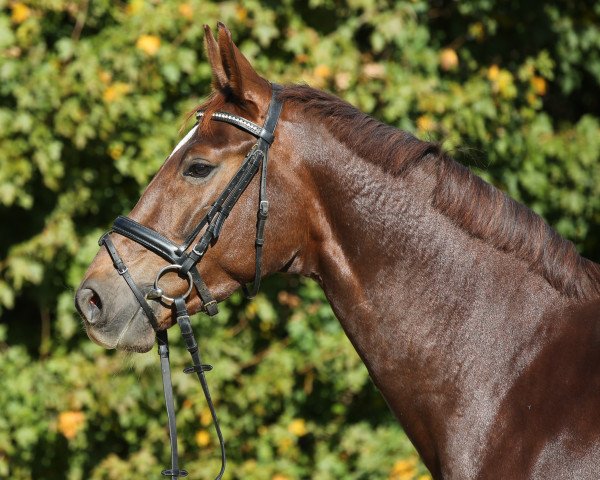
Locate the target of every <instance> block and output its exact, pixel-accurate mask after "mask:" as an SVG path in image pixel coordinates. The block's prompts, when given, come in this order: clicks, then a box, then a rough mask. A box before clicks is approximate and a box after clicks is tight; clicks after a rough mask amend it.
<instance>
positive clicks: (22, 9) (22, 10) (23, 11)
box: [10, 2, 31, 23]
mask: <svg viewBox="0 0 600 480" xmlns="http://www.w3.org/2000/svg"><path fill="white" fill-rule="evenodd" d="M30 16H31V10H30V9H29V7H28V6H27V5H25V4H24V3H21V2H15V3H13V4H12V14H11V16H10V19H11V20H12V21H13V22H15V23H23V22H24V21H25V20H27V19H28V18H29V17H30Z"/></svg>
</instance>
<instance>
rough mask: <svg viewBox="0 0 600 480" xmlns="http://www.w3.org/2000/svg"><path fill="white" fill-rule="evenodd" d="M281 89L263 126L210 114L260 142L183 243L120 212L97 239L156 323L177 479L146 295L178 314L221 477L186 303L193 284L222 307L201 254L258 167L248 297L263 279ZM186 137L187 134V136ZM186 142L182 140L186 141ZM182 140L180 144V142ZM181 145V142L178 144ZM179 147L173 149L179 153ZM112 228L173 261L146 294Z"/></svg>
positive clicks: (162, 336)
mask: <svg viewBox="0 0 600 480" xmlns="http://www.w3.org/2000/svg"><path fill="white" fill-rule="evenodd" d="M280 89H281V87H280V86H279V85H273V93H272V96H271V101H270V103H269V110H268V112H267V117H266V119H265V123H264V125H263V126H262V127H261V126H259V125H257V124H255V123H253V122H251V121H249V120H246V119H245V118H243V117H239V116H237V115H234V114H231V113H227V112H215V113H213V114H212V116H211V120H216V121H219V122H225V123H229V124H231V125H234V126H236V127H237V128H239V129H241V130H244V131H245V132H248V133H250V134H252V135H254V136H255V137H256V138H257V142H256V144H255V145H254V146H253V147H252V148H251V149H250V151H249V152H248V154H247V155H246V158H245V159H244V161H243V163H242V165H241V166H240V168H239V170H238V171H237V173H236V174H235V175H234V176H233V178H232V179H231V180H230V181H229V183H228V184H227V186H226V187H225V190H223V192H222V193H221V194H220V195H219V196H218V198H217V199H216V200H215V202H214V203H213V204H212V206H211V207H210V209H209V210H208V213H207V214H206V215H205V216H204V218H203V219H202V220H201V221H200V223H199V224H198V225H197V226H196V228H194V230H193V231H192V232H191V233H190V234H189V235H188V237H187V239H186V240H185V242H184V243H183V245H176V244H175V243H173V242H171V241H170V240H169V239H167V238H166V237H164V236H163V235H161V234H160V233H158V232H156V231H154V230H152V229H150V228H148V227H145V226H144V225H142V224H140V223H138V222H136V221H134V220H132V219H130V218H128V217H122V216H119V217H117V219H116V220H115V222H114V224H113V226H112V229H111V230H110V231H109V232H107V233H105V234H104V235H103V236H102V237H101V238H100V240H99V242H98V243H99V245H100V246H102V245H104V247H105V248H106V251H107V252H108V254H109V256H110V258H111V259H112V261H113V265H114V267H115V268H116V270H117V272H118V273H119V275H120V276H121V277H123V278H124V279H125V281H126V282H127V284H128V285H129V288H130V289H131V291H132V292H133V295H134V296H135V298H136V299H137V301H138V303H139V304H140V307H141V308H142V310H143V311H144V313H145V315H146V317H147V318H148V321H149V322H150V324H151V325H152V328H154V330H155V331H156V340H157V343H158V353H159V355H160V362H161V372H162V379H163V390H164V395H165V404H166V408H167V416H168V419H169V437H170V442H171V468H170V469H166V470H163V471H162V474H163V475H164V476H167V477H171V479H178V478H179V477H185V476H187V474H188V472H187V471H186V470H183V469H180V468H179V456H178V452H177V425H176V421H175V406H174V401H173V387H172V384H171V369H170V364H169V340H168V336H167V331H166V330H160V329H159V325H158V320H157V319H156V315H155V314H154V310H153V309H152V307H151V306H150V304H149V303H148V301H147V300H148V299H153V300H158V301H161V302H162V303H163V304H166V305H170V306H171V308H172V310H173V317H174V318H175V319H176V321H177V324H178V325H179V327H180V328H181V335H182V338H183V340H184V342H185V346H186V348H187V350H188V351H189V353H190V355H191V357H192V366H190V367H187V368H186V369H185V370H184V372H185V373H188V374H189V373H196V374H197V375H198V379H199V380H200V384H201V386H202V390H203V392H204V396H205V397H206V401H207V403H208V407H209V409H210V413H211V415H212V419H213V423H214V425H215V430H216V433H217V436H218V437H219V443H220V446H221V470H220V471H219V473H218V475H217V476H216V477H215V480H220V479H221V478H222V476H223V473H224V472H225V466H226V463H227V459H226V456H225V442H224V440H223V435H222V433H221V428H220V426H219V420H218V418H217V414H216V412H215V408H214V405H213V403H212V399H211V396H210V391H209V388H208V383H207V381H206V377H205V376H204V373H205V372H207V371H209V370H212V366H211V365H205V364H202V361H201V358H200V352H199V349H198V344H197V342H196V339H195V337H194V333H193V331H192V326H191V323H190V318H189V314H188V311H187V307H186V303H185V301H186V298H187V297H188V296H189V295H190V293H191V291H192V289H193V287H195V288H196V291H197V292H198V296H199V297H200V300H201V301H202V310H203V311H204V312H205V313H207V314H208V315H210V316H213V315H216V314H217V312H218V307H217V302H216V300H215V299H214V298H213V297H212V295H211V293H210V291H209V290H208V288H207V286H206V284H205V283H204V280H203V279H202V276H201V275H200V272H199V271H198V268H197V264H198V262H200V260H202V257H203V256H204V254H205V253H206V251H207V250H208V248H209V247H210V246H211V245H214V243H215V242H216V241H217V239H218V238H219V234H220V232H221V228H222V227H223V223H224V222H225V219H226V218H227V217H228V215H229V213H230V212H231V209H232V208H233V207H234V206H235V204H236V203H237V201H238V200H239V198H240V196H241V195H242V193H243V192H244V190H245V189H246V187H247V186H248V185H249V183H250V181H251V180H252V179H253V178H254V176H255V175H256V173H257V172H258V170H259V168H260V170H261V173H260V187H259V191H260V193H259V205H258V219H257V224H256V241H255V248H256V259H255V264H256V265H255V275H254V283H253V286H252V287H251V288H250V289H248V288H247V287H246V285H244V286H243V289H244V293H245V294H246V296H247V297H249V298H251V297H253V296H254V295H256V293H257V292H258V289H259V286H260V279H261V264H262V248H263V244H264V231H265V224H266V221H267V217H268V212H269V202H268V200H267V160H268V152H269V147H270V146H271V144H272V143H273V141H274V139H275V136H274V133H275V127H276V125H277V120H278V119H279V115H280V113H281V108H282V106H283V105H282V103H281V102H280V101H279V100H278V98H277V92H278V91H279V90H280ZM203 116H204V112H202V111H198V112H197V113H196V118H197V120H198V121H199V120H200V119H201V118H202V117H203ZM198 121H197V122H196V125H195V126H194V127H193V129H192V130H193V131H192V132H190V134H188V136H187V137H186V139H187V138H189V137H190V136H191V135H192V134H193V133H195V132H196V131H197V128H198ZM184 140H185V139H184ZM182 142H183V141H182ZM180 145H181V144H180ZM178 147H179V146H178ZM178 147H176V149H175V151H177V149H178ZM175 151H174V152H173V153H175ZM111 233H118V234H120V235H123V236H124V237H127V238H129V239H131V240H133V241H134V242H137V243H139V244H140V245H142V246H143V247H145V248H146V249H148V250H150V251H152V252H154V253H156V254H157V255H159V256H161V257H163V258H164V259H165V260H167V261H168V262H170V264H169V265H167V266H165V267H163V268H162V269H161V270H160V271H159V272H158V274H157V276H156V280H155V281H154V287H153V288H151V289H150V290H149V291H147V292H146V293H145V294H144V293H143V292H142V289H141V288H140V287H138V285H137V284H136V283H135V281H134V280H133V278H132V276H131V274H130V273H129V270H128V268H127V266H126V265H125V263H124V262H123V260H122V258H121V257H120V255H119V253H118V252H117V249H116V248H115V246H114V244H113V242H112V240H111ZM198 237H199V240H198V241H197V243H196V244H195V245H194V246H193V248H191V249H190V247H191V246H192V243H193V242H194V240H195V239H196V238H198ZM167 272H175V273H177V274H179V276H180V277H182V278H185V279H187V281H188V289H187V291H186V292H185V293H184V294H183V295H180V296H178V297H174V298H171V297H169V296H167V295H165V293H164V292H163V291H162V289H161V288H160V287H159V281H160V279H161V277H162V276H163V275H165V274H166V273H167Z"/></svg>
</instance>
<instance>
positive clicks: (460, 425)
mask: <svg viewBox="0 0 600 480" xmlns="http://www.w3.org/2000/svg"><path fill="white" fill-rule="evenodd" d="M204 29H205V33H206V35H205V47H206V51H207V56H208V60H209V62H210V65H211V68H212V85H213V91H212V94H211V96H210V97H209V99H208V100H207V101H206V102H205V103H204V104H203V105H201V107H200V110H201V111H202V116H201V118H200V120H199V125H198V127H197V128H196V129H195V130H193V131H192V132H190V134H189V135H188V136H187V137H186V138H185V139H184V140H183V141H182V144H181V145H180V146H179V148H176V149H175V151H174V152H173V153H172V154H171V155H170V156H169V157H168V158H167V160H166V161H165V163H164V164H163V165H162V167H161V168H160V170H159V171H158V173H157V174H156V176H155V177H154V179H153V180H152V181H151V182H150V184H149V185H148V187H147V189H146V190H145V192H144V193H143V195H142V196H141V198H140V200H139V202H138V203H137V204H136V205H135V207H134V208H133V210H132V211H131V213H130V218H131V219H132V221H135V222H138V223H139V224H141V225H144V226H145V227H148V228H151V229H153V230H154V231H156V232H158V233H160V234H161V235H162V236H164V237H166V238H171V239H174V240H175V241H178V242H180V243H183V242H184V241H185V239H186V238H188V237H189V236H190V235H192V236H194V235H198V234H199V233H200V232H198V231H196V230H194V227H195V225H196V224H197V222H198V221H199V219H200V218H202V216H203V215H204V214H206V212H207V211H209V210H210V208H211V205H212V203H213V202H214V200H215V198H217V196H218V195H219V193H220V192H221V191H222V190H223V189H224V188H225V187H226V185H227V184H228V182H229V181H230V179H231V178H232V177H233V176H234V175H235V173H236V171H238V170H239V168H240V165H242V163H243V162H244V159H245V155H246V152H248V151H249V150H250V149H251V148H252V145H253V143H254V142H255V140H256V139H255V138H254V136H252V135H250V134H249V133H248V132H246V131H244V130H243V129H239V128H235V126H232V125H231V124H228V123H226V122H216V121H212V119H211V117H212V116H214V115H216V113H217V112H225V114H227V113H229V114H232V115H234V116H238V117H241V118H243V119H246V120H248V121H249V122H254V123H256V124H259V125H260V124H262V123H263V122H264V121H265V118H266V117H267V112H268V108H269V102H270V100H271V98H272V97H273V98H276V99H278V101H279V102H280V103H281V105H282V110H281V114H280V117H279V120H278V123H277V127H276V130H275V133H274V138H273V139H272V144H271V146H270V149H269V156H270V167H269V170H268V174H266V175H265V180H266V184H267V185H268V192H269V197H268V202H269V205H270V207H269V212H268V217H269V222H268V223H267V224H266V227H265V228H264V251H262V252H261V255H260V256H259V255H258V253H257V251H256V248H257V246H256V241H255V229H256V227H257V220H256V219H257V217H256V205H257V203H258V202H259V201H262V197H261V192H262V190H261V179H260V178H259V176H255V177H253V178H252V179H251V181H249V183H248V185H247V187H246V188H245V190H244V191H243V192H241V194H240V196H239V199H238V201H237V203H236V204H235V206H234V207H233V208H232V209H231V211H230V212H228V218H227V221H226V222H224V223H223V224H222V229H221V231H220V235H218V241H216V240H217V239H216V238H212V241H211V246H210V248H208V250H206V253H205V254H204V256H203V258H202V262H200V263H199V264H198V271H199V274H201V276H202V278H203V279H205V283H206V287H207V288H208V290H209V291H210V292H211V294H212V295H213V296H214V299H215V301H216V302H219V301H222V300H223V299H225V298H227V297H228V296H229V295H231V294H232V293H233V292H234V291H236V290H237V289H238V288H239V287H240V286H241V285H244V284H245V283H246V282H249V281H252V280H253V279H254V277H255V272H256V266H257V264H258V266H259V267H260V268H262V271H261V270H260V268H259V270H258V271H259V275H258V277H259V278H258V279H260V277H264V276H267V275H270V274H273V273H276V272H286V273H288V274H294V275H304V276H307V277H310V278H313V279H315V280H316V281H317V282H318V283H319V284H320V286H321V287H322V289H323V291H324V292H325V295H326V297H327V299H328V301H329V302H330V304H331V306H332V308H333V311H334V313H335V315H336V317H337V318H338V319H339V321H340V322H341V325H342V326H343V328H344V331H345V333H346V334H347V336H348V337H349V339H350V340H351V342H352V344H353V346H354V347H355V349H356V350H357V352H358V354H359V355H360V357H361V359H362V360H363V362H364V363H365V365H366V367H367V369H368V371H369V374H370V376H371V378H372V380H373V382H374V383H375V385H376V386H377V388H378V389H379V390H380V392H381V394H382V395H383V397H384V398H385V400H386V402H387V404H388V405H389V408H390V409H391V411H392V412H393V413H394V415H395V416H396V418H397V419H398V421H399V422H400V423H401V425H402V426H403V428H404V430H405V431H406V433H407V434H408V436H409V438H410V439H411V441H412V442H413V444H414V445H415V447H416V449H417V450H418V452H419V454H420V456H421V458H422V459H423V461H424V463H425V465H426V466H427V468H428V469H429V470H430V472H431V474H432V475H433V477H434V478H436V479H442V478H443V479H475V478H477V479H497V478H511V479H516V478H553V479H571V478H586V479H592V478H594V479H596V478H599V477H600V416H598V415H597V414H598V413H599V412H600V265H598V264H596V263H594V262H592V261H590V260H587V259H585V258H583V257H582V256H580V255H579V254H578V252H577V251H576V249H575V247H574V245H573V244H572V243H571V242H569V241H567V240H566V239H564V238H562V237H561V236H560V235H559V234H558V233H556V232H555V231H554V230H553V229H552V228H551V227H550V226H548V225H547V224H546V223H545V222H544V220H542V218H541V217H539V216H538V215H536V214H535V213H533V212H532V211H531V210H529V209H528V208H527V207H526V206H524V205H522V204H519V203H517V202H516V201H514V200H513V199H511V198H509V197H508V196H507V195H505V194H504V193H503V192H501V191H500V190H498V189H496V188H495V187H494V186H492V185H490V184H488V183H486V182H484V181H483V180H482V179H480V178H479V177H477V176H476V175H474V174H473V173H472V172H471V171H470V170H469V169H467V168H466V167H464V166H462V165H460V164H459V163H457V162H456V161H454V160H453V159H452V158H451V157H450V156H449V155H448V154H447V153H445V152H444V151H443V150H442V148H441V147H440V146H439V145H438V144H436V143H431V142H426V141H422V140H419V139H417V138H416V137H414V136H413V135H411V134H410V133H407V132H404V131H400V130H397V129H395V128H393V127H390V126H387V125H385V124H382V123H380V122H379V121H377V120H376V119H374V118H372V117H370V116H368V115H366V114H364V113H362V112H360V111H359V110H357V109H356V108H354V107H353V106H351V105H350V104H348V103H346V102H345V101H343V100H341V99H339V98H337V97H335V96H333V95H332V94H329V93H325V92H322V91H318V90H315V89H312V88H310V87H308V86H305V85H288V86H285V87H283V88H281V89H279V90H277V91H275V90H274V89H273V86H272V84H271V83H270V82H269V81H267V80H266V79H264V78H263V77H261V76H260V75H259V74H258V73H257V72H256V71H255V70H254V68H253V67H252V66H251V64H250V62H249V61H248V60H247V59H246V58H245V57H244V55H243V54H242V53H241V52H240V50H239V49H238V48H237V46H236V45H235V43H234V42H233V41H232V37H231V34H230V32H229V30H228V29H227V28H226V27H225V26H224V25H223V24H219V25H218V31H217V38H215V37H214V36H213V34H212V32H211V30H210V28H209V27H207V26H205V27H204ZM113 241H114V245H115V246H116V247H117V248H118V250H119V252H121V256H122V257H123V258H124V259H126V260H127V261H128V262H129V265H128V266H129V273H130V275H131V277H132V278H134V279H135V281H136V282H137V283H138V284H139V285H140V287H139V288H140V290H141V291H142V292H143V293H148V292H150V291H152V290H153V279H154V278H155V277H156V272H157V271H159V270H160V269H161V268H163V267H164V266H165V261H164V260H163V259H162V258H160V257H159V256H157V255H155V253H153V252H151V251H149V250H147V249H146V248H144V246H142V245H140V244H139V243H137V242H134V241H131V239H129V238H126V237H120V236H114V240H113ZM257 260H259V261H257ZM118 273H120V272H116V271H115V269H114V266H113V259H111V258H110V255H109V254H108V252H107V251H106V250H105V249H104V248H102V249H101V250H100V251H99V252H98V254H97V255H96V257H95V258H94V260H93V261H92V263H91V265H90V266H89V269H88V270H87V273H86V275H85V278H84V280H83V281H82V283H81V285H80V287H79V290H78V291H77V293H76V305H77V309H78V310H79V312H80V314H81V316H82V318H83V321H84V324H85V328H86V330H87V334H88V336H89V337H90V339H92V340H93V341H94V342H96V343H98V344H100V345H102V346H104V347H107V348H117V349H122V350H129V351H136V352H145V351H148V350H149V349H151V348H152V346H153V344H154V342H155V336H156V331H155V329H153V328H152V326H151V325H150V323H149V321H148V318H147V315H146V313H145V311H144V309H142V308H140V305H139V304H138V302H137V301H136V298H135V296H134V295H132V294H131V292H129V291H127V289H124V288H123V283H122V279H121V278H119V275H118ZM161 275H162V274H161ZM184 277H185V276H184ZM190 284H191V281H190ZM161 285H162V287H161V288H162V289H163V290H168V291H169V292H174V293H173V295H176V294H177V295H181V294H182V293H183V292H184V290H185V289H186V287H187V284H186V281H185V278H183V279H182V278H180V276H178V275H177V272H171V273H170V274H168V273H167V274H166V275H165V276H164V278H163V279H162V280H161ZM155 287H156V286H155ZM159 293H160V292H159ZM148 298H150V300H148V302H149V304H150V306H151V309H152V312H151V313H152V314H153V315H155V317H156V321H157V327H158V330H159V331H163V330H166V329H168V328H170V327H171V326H172V325H173V324H174V323H175V322H174V320H173V318H172V317H171V315H170V314H171V310H170V308H169V307H168V306H167V305H165V304H164V302H161V301H160V299H158V300H157V299H155V300H152V298H156V296H154V297H153V296H148ZM185 307H186V308H187V309H188V310H189V311H190V312H192V313H193V312H197V311H199V310H200V309H202V308H203V300H202V298H201V295H199V294H198V293H197V292H192V294H191V295H190V297H189V298H188V299H187V301H186V302H185Z"/></svg>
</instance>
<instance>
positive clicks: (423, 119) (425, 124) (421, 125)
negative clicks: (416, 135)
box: [417, 115, 435, 132]
mask: <svg viewBox="0 0 600 480" xmlns="http://www.w3.org/2000/svg"><path fill="white" fill-rule="evenodd" d="M417 128H418V129H419V130H421V131H422V132H428V131H431V130H433V129H434V128H435V122H434V121H433V120H432V118H431V117H430V116H429V115H421V116H420V117H419V118H417Z"/></svg>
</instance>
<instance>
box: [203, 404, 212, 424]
mask: <svg viewBox="0 0 600 480" xmlns="http://www.w3.org/2000/svg"><path fill="white" fill-rule="evenodd" d="M211 422H212V415H211V414H210V410H209V409H208V408H205V409H203V410H202V412H200V423H201V424H202V425H204V426H205V427H207V426H208V425H210V423H211Z"/></svg>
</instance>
